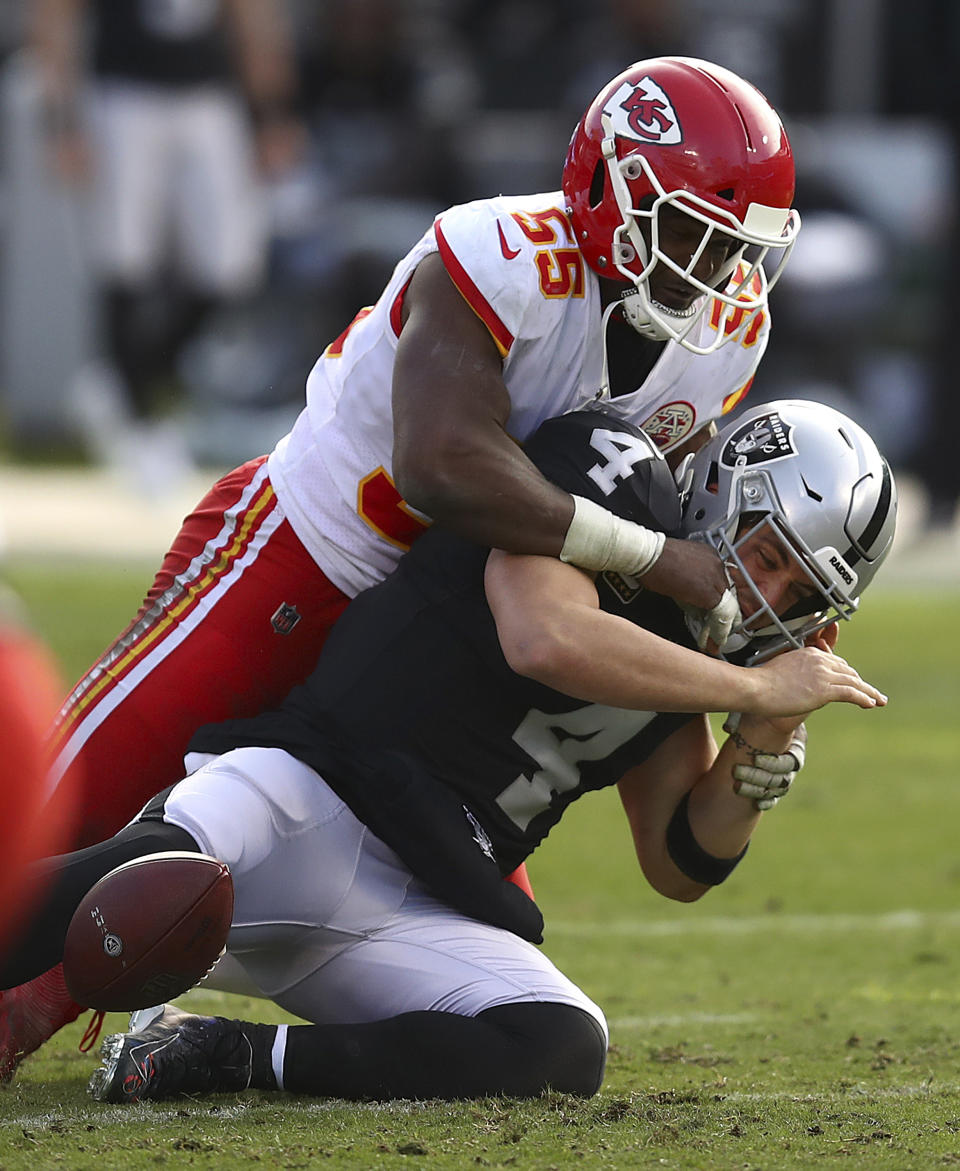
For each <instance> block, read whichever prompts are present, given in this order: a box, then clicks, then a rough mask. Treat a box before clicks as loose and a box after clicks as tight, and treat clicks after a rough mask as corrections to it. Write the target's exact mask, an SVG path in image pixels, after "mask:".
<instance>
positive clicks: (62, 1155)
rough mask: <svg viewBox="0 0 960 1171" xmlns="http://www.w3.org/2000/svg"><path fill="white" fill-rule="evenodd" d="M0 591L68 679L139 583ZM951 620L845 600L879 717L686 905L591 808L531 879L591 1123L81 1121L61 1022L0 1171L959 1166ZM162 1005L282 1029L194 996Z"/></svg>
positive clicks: (942, 610) (567, 1119)
mask: <svg viewBox="0 0 960 1171" xmlns="http://www.w3.org/2000/svg"><path fill="white" fill-rule="evenodd" d="M6 576H7V579H8V580H9V581H10V582H11V584H13V585H14V586H15V587H16V588H17V589H18V590H19V591H20V592H21V594H22V595H23V596H24V597H25V598H26V599H27V603H28V609H29V611H30V613H31V615H32V616H33V619H34V621H35V623H36V626H37V628H38V629H39V630H40V631H41V632H42V633H43V634H44V635H45V636H46V637H47V638H48V639H49V640H50V642H51V645H52V646H53V647H54V648H55V650H56V652H57V654H58V655H59V657H60V661H61V664H62V667H63V672H64V676H65V679H67V680H72V677H73V676H74V675H76V674H77V673H78V672H79V671H80V670H82V668H83V667H84V666H85V665H86V663H87V661H88V660H89V659H91V658H92V657H93V656H94V654H95V653H97V652H98V651H99V650H101V649H102V647H103V646H104V645H105V643H106V642H107V641H108V639H109V638H110V637H112V636H113V635H114V634H116V633H117V632H118V631H119V629H120V628H121V626H123V625H124V624H125V623H126V621H127V620H128V619H129V617H130V616H131V615H132V613H133V611H134V610H135V608H136V604H137V602H138V600H139V597H140V594H141V592H142V590H143V588H144V586H145V585H146V583H147V581H148V579H149V567H131V568H123V567H118V566H111V567H103V566H99V567H94V566H74V567H71V566H64V565H58V566H56V567H55V568H54V567H53V566H46V565H44V564H42V563H34V564H17V565H13V566H11V567H9V569H8V572H7V575H6ZM958 601H960V593H957V592H954V593H950V592H942V593H925V594H923V595H916V596H914V595H909V594H904V593H892V592H883V591H882V590H877V591H876V592H875V593H874V594H873V596H871V597H870V598H869V599H868V601H867V604H866V606H865V607H864V612H863V613H862V615H860V616H858V618H857V620H856V621H855V622H854V623H853V624H851V626H850V627H848V628H845V629H844V631H843V635H842V641H841V649H842V651H843V653H844V654H846V655H847V656H848V657H849V658H850V659H851V661H853V662H854V663H855V664H856V665H857V666H858V667H859V668H860V669H861V671H862V673H863V674H864V675H865V676H866V677H867V678H869V679H870V680H871V681H872V682H874V683H876V684H877V685H878V686H879V687H880V688H881V689H883V690H884V691H886V692H888V693H889V695H890V697H891V700H890V706H889V707H888V708H887V709H885V710H883V711H876V712H860V711H858V710H855V709H852V708H842V709H840V708H838V709H835V710H828V711H825V712H820V713H818V714H817V715H815V716H814V717H813V719H812V720H811V721H810V733H811V736H810V749H809V754H808V763H807V767H806V769H805V770H804V772H803V774H802V775H801V776H800V778H799V779H798V781H797V784H796V786H795V788H794V791H793V792H792V793H791V794H790V796H789V798H788V799H787V800H786V801H785V802H784V803H783V805H782V806H781V807H780V808H779V809H775V810H773V811H772V812H771V813H770V814H768V815H767V816H766V817H765V818H764V823H763V824H762V825H761V827H760V829H759V831H758V833H757V834H756V837H755V840H754V843H753V845H752V846H751V850H750V853H749V855H748V857H747V859H746V860H745V862H744V864H743V866H742V867H741V868H740V869H739V870H738V871H737V872H736V873H735V874H734V876H733V877H732V878H731V879H730V881H729V882H728V883H727V884H726V885H725V886H723V887H721V888H719V889H718V890H716V891H714V892H712V893H711V894H710V895H708V896H707V897H706V898H705V899H703V900H702V901H701V902H699V903H696V904H693V905H691V906H686V905H679V904H673V903H669V902H667V901H666V900H664V899H662V898H660V897H659V896H657V895H655V894H653V893H652V892H651V891H650V890H649V889H647V888H645V887H644V884H643V882H642V880H641V878H640V875H639V872H638V870H637V868H636V865H635V863H634V861H633V858H632V855H631V848H630V844H629V838H628V834H627V832H626V826H625V823H623V819H622V815H621V813H620V812H619V808H618V805H617V801H616V797H615V795H614V794H612V793H603V794H597V795H594V796H593V797H591V798H588V799H586V800H584V801H582V802H581V803H580V805H579V806H578V807H577V808H576V809H575V810H574V811H573V812H572V813H571V815H570V816H569V817H568V818H567V820H566V822H565V823H564V824H563V825H561V826H560V827H559V828H558V830H557V831H556V832H555V834H554V835H553V836H552V837H551V840H550V841H549V842H548V843H547V845H546V846H545V847H544V848H543V850H541V851H539V852H538V854H537V855H536V856H535V858H534V859H533V862H532V865H531V874H532V878H533V881H534V884H535V887H536V890H537V894H538V897H539V899H540V902H541V904H542V906H543V908H544V911H545V914H546V918H547V935H546V945H545V946H546V949H547V951H548V953H549V954H550V955H551V956H552V957H553V958H554V959H555V960H556V961H557V962H558V964H559V965H560V966H561V967H562V968H563V969H564V970H565V971H567V972H568V973H569V974H570V975H571V976H572V977H573V978H574V979H575V980H576V981H578V982H579V983H580V984H581V985H582V986H583V987H584V988H585V989H586V990H587V992H588V993H589V994H590V995H591V996H592V997H593V998H594V999H595V1000H597V1001H598V1002H599V1003H600V1004H601V1005H602V1006H603V1007H604V1009H605V1010H606V1012H607V1015H608V1018H609V1021H610V1026H611V1037H612V1048H611V1054H610V1060H609V1065H608V1072H607V1078H606V1081H605V1084H604V1087H603V1089H602V1090H601V1092H600V1094H599V1095H598V1096H597V1097H596V1098H594V1099H592V1100H590V1101H587V1102H580V1101H576V1100H574V1099H571V1098H566V1097H560V1096H557V1097H551V1098H546V1099H544V1100H542V1101H537V1102H532V1103H517V1102H513V1101H509V1100H485V1101H479V1102H467V1103H459V1104H453V1105H450V1104H443V1105H438V1104H431V1103H392V1104H387V1105H382V1106H380V1105H377V1106H373V1105H353V1104H346V1103H342V1102H337V1101H312V1100H310V1099H305V1098H299V1099H298V1098H290V1097H287V1096H283V1095H269V1094H259V1093H248V1094H245V1095H242V1096H240V1097H239V1098H236V1097H228V1096H221V1097H216V1098H211V1099H199V1100H196V1101H192V1100H188V1099H184V1100H183V1101H181V1102H174V1103H170V1104H163V1105H158V1106H155V1107H154V1106H149V1105H145V1106H138V1107H132V1108H121V1107H105V1106H100V1105H97V1104H95V1103H93V1102H92V1101H91V1100H89V1099H88V1098H87V1097H86V1096H85V1094H84V1086H85V1082H86V1079H87V1076H88V1074H89V1072H90V1070H91V1069H92V1068H93V1065H94V1061H93V1059H92V1056H91V1055H84V1054H81V1053H79V1052H78V1051H77V1043H78V1040H79V1038H80V1035H81V1032H82V1028H81V1023H82V1022H80V1023H78V1024H77V1025H75V1026H71V1028H70V1029H67V1030H64V1031H63V1032H62V1033H61V1034H59V1035H58V1036H57V1037H56V1038H55V1039H54V1040H53V1041H52V1042H50V1043H49V1044H48V1045H47V1046H46V1047H45V1048H44V1049H43V1050H41V1052H40V1053H39V1054H37V1055H36V1056H35V1057H33V1058H32V1059H30V1060H29V1061H28V1062H26V1063H25V1065H24V1067H23V1069H22V1071H21V1073H20V1075H19V1077H18V1078H17V1080H16V1081H15V1082H14V1083H13V1085H12V1086H11V1087H10V1088H8V1089H7V1090H6V1091H5V1092H2V1093H0V1168H21V1167H24V1168H26V1167H31V1168H38V1167H44V1168H45V1167H53V1166H57V1165H63V1166H67V1167H76V1168H86V1167H91V1168H92V1167H121V1166H122V1167H124V1168H130V1169H132V1171H137V1169H140V1168H146V1167H156V1166H163V1165H168V1164H169V1165H177V1166H179V1165H181V1164H183V1165H186V1164H189V1165H190V1166H191V1167H202V1168H207V1167H210V1168H212V1167H222V1166H224V1165H227V1164H228V1163H230V1164H233V1165H235V1166H244V1167H245V1166H252V1165H254V1164H258V1165H261V1166H263V1165H268V1166H278V1167H314V1166H322V1167H330V1168H340V1167H351V1168H356V1167H359V1168H367V1167H370V1168H401V1167H402V1168H407V1169H409V1168H418V1169H419V1168H437V1169H446V1168H463V1167H474V1166H476V1167H485V1166H488V1167H511V1168H531V1169H533V1168H536V1169H540V1168H544V1169H546V1168H550V1167H557V1168H568V1167H580V1168H583V1167H587V1168H592V1167H602V1168H608V1167H609V1168H627V1167H670V1168H711V1169H712V1168H756V1169H760V1168H763V1169H768V1168H781V1167H782V1168H809V1167H816V1168H820V1167H824V1168H832V1167H851V1166H858V1167H868V1168H873V1167H878V1168H891V1169H898V1171H899V1169H907V1168H918V1169H919V1168H929V1167H945V1166H950V1165H954V1164H960V1070H958V1062H960V982H958V969H960V960H958V945H960V899H958V893H960V851H958V849H957V837H958V832H957V826H958V825H960V786H958V784H957V779H958V766H957V758H958V755H960V754H958V751H957V750H958V747H960V736H958V733H957V731H956V709H957V706H958V701H960V683H958V672H957V666H956V651H957V637H956V632H955V626H954V620H955V610H956V607H957V604H958ZM185 1003H186V1004H188V1005H191V1004H192V1005H193V1006H194V1007H196V1008H199V1009H200V1010H202V1011H212V1012H219V1013H223V1014H226V1015H238V1016H243V1015H249V1016H255V1017H258V1018H259V1019H272V1020H281V1019H288V1018H285V1017H284V1016H283V1014H282V1013H280V1012H279V1010H276V1009H274V1008H272V1006H270V1005H265V1004H263V1003H260V1002H244V1001H240V1000H239V999H237V998H229V997H224V996H220V995H217V994H214V993H210V992H193V993H191V994H189V996H188V997H187V998H185ZM124 1023H125V1018H123V1017H121V1016H111V1017H109V1018H108V1020H107V1028H108V1029H109V1028H113V1029H117V1028H122V1027H123V1025H124Z"/></svg>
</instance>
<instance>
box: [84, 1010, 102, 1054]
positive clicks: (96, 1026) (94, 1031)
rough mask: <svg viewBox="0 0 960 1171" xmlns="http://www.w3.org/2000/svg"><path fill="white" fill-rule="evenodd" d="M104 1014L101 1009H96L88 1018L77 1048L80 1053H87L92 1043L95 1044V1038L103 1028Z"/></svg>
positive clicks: (92, 1045)
mask: <svg viewBox="0 0 960 1171" xmlns="http://www.w3.org/2000/svg"><path fill="white" fill-rule="evenodd" d="M106 1015H107V1014H106V1013H105V1012H104V1011H103V1009H97V1010H96V1011H95V1012H94V1014H93V1016H92V1017H91V1018H90V1023H89V1024H88V1025H87V1027H86V1029H85V1030H84V1033H83V1036H82V1037H81V1038H80V1045H79V1049H80V1052H81V1053H89V1052H90V1050H91V1049H92V1048H93V1047H94V1045H96V1043H97V1038H98V1037H99V1036H100V1030H101V1029H102V1028H103V1018H104V1017H105V1016H106Z"/></svg>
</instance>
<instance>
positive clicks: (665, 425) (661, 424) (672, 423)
mask: <svg viewBox="0 0 960 1171" xmlns="http://www.w3.org/2000/svg"><path fill="white" fill-rule="evenodd" d="M696 421H697V412H696V411H695V410H694V409H693V407H692V406H691V405H690V403H687V402H675V403H667V404H666V405H665V406H662V407H661V408H660V409H659V410H657V411H654V412H653V414H652V415H651V416H650V418H649V419H647V420H646V421H645V422H643V423H641V424H640V426H641V428H642V429H643V430H644V431H646V433H647V434H648V435H649V436H650V438H651V439H652V440H653V442H654V443H655V444H656V445H657V447H659V448H660V449H661V450H665V449H666V448H668V447H674V446H675V445H676V444H677V443H679V442H680V440H681V439H683V438H684V437H685V436H687V435H689V434H690V432H691V430H692V429H693V425H694V423H695V422H696Z"/></svg>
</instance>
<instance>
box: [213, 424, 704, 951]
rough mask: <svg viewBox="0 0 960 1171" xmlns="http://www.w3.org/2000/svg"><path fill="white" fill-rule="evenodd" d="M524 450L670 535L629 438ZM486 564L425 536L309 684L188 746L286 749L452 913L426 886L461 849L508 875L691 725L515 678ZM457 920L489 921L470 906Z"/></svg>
mask: <svg viewBox="0 0 960 1171" xmlns="http://www.w3.org/2000/svg"><path fill="white" fill-rule="evenodd" d="M526 450H527V452H528V454H529V455H530V457H531V459H532V460H533V461H534V462H535V463H536V464H537V466H538V467H539V468H540V470H541V471H542V472H543V473H544V475H545V476H546V477H547V478H548V479H550V480H552V481H553V482H554V483H556V484H558V485H559V486H560V487H562V488H564V489H566V490H567V491H570V492H573V493H576V494H577V495H580V496H587V497H589V498H591V499H593V500H596V501H598V502H600V503H602V504H604V506H606V507H607V508H609V509H611V510H612V511H614V512H616V513H618V514H619V515H621V516H625V517H629V518H631V519H635V520H637V521H639V522H640V523H642V524H645V525H647V526H649V527H651V528H657V529H659V530H661V531H665V532H674V531H675V530H676V528H677V526H678V524H679V520H680V507H679V499H678V493H677V489H676V486H675V484H674V481H673V477H672V475H671V473H670V471H669V469H668V467H667V466H666V464H665V463H664V461H663V459H662V458H661V457H660V456H659V454H658V453H657V452H656V450H655V449H654V448H653V447H652V445H651V443H650V441H649V439H648V438H647V437H646V436H645V435H644V433H643V432H642V431H640V430H639V429H638V428H636V427H633V426H632V425H631V424H629V423H627V422H624V421H622V420H620V419H614V418H611V417H609V416H607V415H604V414H602V413H600V412H598V411H581V412H578V413H575V414H570V415H565V416H562V417H561V418H558V419H552V420H549V421H548V422H546V423H544V424H543V426H541V427H540V429H539V430H538V431H537V433H536V435H535V436H534V437H533V438H532V439H531V440H530V441H529V442H528V444H527V447H526ZM486 556H487V550H486V549H484V548H481V547H479V546H477V545H473V544H471V543H469V542H467V541H463V540H461V539H459V538H457V537H455V536H452V535H451V534H449V533H444V532H442V531H441V530H439V529H434V530H432V531H430V532H428V533H427V534H425V535H424V536H423V537H421V538H420V539H419V540H418V541H417V543H416V544H415V545H414V547H413V548H412V549H411V551H410V552H409V553H408V554H407V555H406V556H405V557H404V558H403V559H402V560H401V562H400V565H399V567H398V568H397V569H396V570H395V571H394V573H393V574H392V575H391V576H390V577H389V578H388V579H387V580H386V581H384V582H382V583H381V584H380V585H378V586H376V587H374V588H373V589H371V590H367V591H366V592H365V593H363V594H361V595H360V596H359V597H357V598H356V599H355V600H354V601H353V602H352V603H351V605H350V606H349V607H348V608H347V610H346V612H345V613H344V614H343V616H342V617H341V618H340V619H339V621H338V622H337V624H336V626H335V627H334V629H333V631H332V633H331V635H330V638H329V639H328V641H327V643H326V645H325V647H324V650H323V653H322V655H321V657H320V661H319V663H318V665H317V667H316V669H315V670H314V672H313V673H312V675H311V676H310V678H309V679H308V680H307V682H306V683H304V684H303V685H302V686H300V687H298V688H296V689H294V691H292V692H291V693H290V695H289V696H288V698H287V699H286V700H285V702H284V704H283V705H282V707H281V709H280V710H279V711H277V712H268V713H265V714H262V715H260V716H257V717H254V718H252V719H244V720H233V721H227V722H226V723H222V724H216V725H209V726H207V727H206V728H203V729H201V730H200V731H199V732H198V733H197V734H196V736H195V737H194V739H193V741H192V742H191V748H192V749H194V750H197V751H204V752H217V753H221V752H224V751H227V750H228V749H230V748H233V747H239V746H243V745H266V746H275V747H281V748H284V749H286V750H287V751H289V752H290V753H291V754H292V755H294V756H296V757H298V758H299V759H301V760H303V761H305V762H306V763H307V764H309V765H311V766H312V767H313V768H315V769H316V770H317V772H319V773H320V774H321V775H322V776H323V777H324V779H325V780H326V781H327V783H328V784H329V785H330V786H331V788H333V789H334V790H335V791H336V792H338V793H339V794H340V796H342V797H343V799H344V800H345V801H346V802H347V803H348V804H349V805H350V806H351V808H352V809H353V810H354V812H355V813H356V814H357V816H358V817H359V818H360V819H361V820H362V821H364V822H365V823H366V824H367V825H369V826H370V828H371V829H372V830H373V831H374V832H375V833H376V834H377V835H378V836H379V837H381V838H383V839H384V840H385V841H386V842H387V843H388V845H390V846H391V847H392V848H393V849H394V850H396V851H397V853H398V854H400V855H401V857H403V858H404V860H405V861H406V862H407V864H408V865H410V866H411V868H412V869H413V870H414V871H415V872H416V873H418V874H419V875H420V876H421V877H423V878H424V879H426V880H427V881H428V882H431V884H432V885H434V886H437V885H442V884H443V882H446V884H447V885H446V888H445V889H444V890H443V892H442V893H443V894H444V896H445V897H447V898H448V899H449V900H450V901H452V902H455V903H457V904H458V905H460V906H461V907H464V905H465V903H464V897H463V894H462V892H460V894H459V895H457V897H454V894H453V893H451V889H450V886H451V884H457V879H456V878H454V877H453V874H452V873H451V874H449V875H447V876H446V877H444V876H442V875H441V878H440V880H438V878H437V874H436V871H437V870H438V869H441V868H442V867H446V869H447V870H450V871H451V872H456V873H459V874H461V876H462V873H463V870H462V867H461V866H460V864H459V862H451V861H450V859H451V858H453V857H454V855H456V854H457V852H458V851H460V850H461V849H462V847H464V846H465V847H466V848H467V850H468V851H470V852H472V853H473V854H475V855H476V854H480V853H482V854H484V856H485V857H486V858H487V859H488V861H490V862H494V863H495V864H496V867H497V868H498V869H497V874H498V875H499V874H507V873H510V872H511V871H512V870H514V869H515V868H516V867H517V866H518V865H519V864H520V863H521V862H522V861H523V860H524V858H526V857H527V855H528V854H529V853H530V852H531V851H532V850H533V849H534V848H535V847H536V846H537V845H538V844H539V843H540V842H541V841H542V840H543V838H544V837H545V836H546V834H547V833H548V832H549V830H550V829H551V828H552V827H553V826H554V825H555V824H556V823H557V822H558V821H559V820H560V817H561V816H562V814H563V812H564V810H565V809H566V808H567V807H568V806H569V805H570V804H571V802H573V801H574V800H576V798H577V797H579V796H580V795H581V794H583V793H584V792H587V791H589V790H592V789H599V788H603V787H605V786H607V785H611V784H614V783H615V782H616V781H618V780H619V779H620V777H621V776H622V775H623V774H624V772H626V771H627V770H628V769H629V768H630V767H632V766H633V765H636V764H638V763H640V762H641V761H643V760H644V759H646V757H647V756H649V754H650V753H651V752H652V751H653V750H654V749H655V748H656V747H657V746H658V745H659V744H660V743H661V742H662V741H663V740H664V739H665V738H666V737H668V736H669V735H671V734H672V733H673V732H674V731H676V730H677V728H679V727H680V726H681V725H682V724H683V723H684V722H685V721H687V720H689V719H690V716H689V715H688V714H678V713H664V714H659V713H656V712H637V711H627V710H624V709H621V708H611V707H607V706H605V705H601V704H591V703H586V702H584V701H582V700H576V699H571V698H570V697H569V696H566V695H563V694H561V693H560V692H557V691H554V690H553V689H551V688H549V687H546V686H544V685H542V684H540V683H537V682H535V681H533V680H530V679H527V678H524V677H523V676H521V675H518V674H516V673H514V672H513V671H512V670H511V669H510V667H509V666H508V665H507V662H506V660H505V659H504V656H503V653H502V651H501V649H500V644H499V641H498V639H497V633H496V628H495V624H494V620H493V616H492V614H491V612H490V609H489V607H488V605H487V603H486V598H485V595H484V586H483V571H484V564H485V561H486ZM597 588H598V591H599V595H600V603H601V606H602V608H603V609H604V610H607V611H610V612H612V613H615V614H618V615H621V616H623V617H625V618H628V619H630V620H632V621H634V622H637V623H639V624H640V625H642V626H644V627H645V628H647V629H650V630H652V631H654V632H655V633H657V634H659V635H661V636H663V637H665V638H668V639H671V640H672V641H674V642H678V643H681V644H683V645H686V646H692V645H693V644H692V640H691V639H690V636H689V634H688V633H687V630H686V626H685V624H684V621H683V616H682V614H681V612H680V610H679V608H678V607H677V606H676V604H675V603H673V602H672V601H670V600H669V599H666V598H663V597H660V596H658V595H655V594H651V593H648V592H646V591H644V590H642V589H641V588H640V586H639V585H638V583H637V582H636V580H632V579H628V578H624V577H621V576H620V575H617V574H603V575H601V576H600V577H599V578H598V580H597ZM438 841H442V842H443V843H444V845H443V847H442V849H441V847H439V846H438V845H437V842H438ZM443 853H447V854H448V857H447V860H446V861H444V862H441V860H440V857H439V855H440V854H443ZM426 871H430V872H431V873H426ZM471 881H472V880H471ZM497 885H498V886H500V887H504V886H508V887H512V884H504V883H498V884H497ZM512 889H513V890H514V891H515V892H516V893H519V891H517V888H516V887H512ZM473 893H474V894H475V893H476V889H475V888H474V891H473ZM469 897H472V896H469ZM498 897H499V898H502V897H503V896H502V895H500V896H498ZM507 897H508V898H509V897H512V896H509V895H507ZM525 901H527V902H529V900H525ZM465 909H469V910H470V913H473V914H481V915H482V917H484V918H487V919H490V920H492V921H501V922H502V921H503V919H502V916H501V918H500V919H498V918H497V914H496V913H495V912H493V913H492V912H491V911H490V910H489V908H486V907H484V906H481V909H480V910H478V909H477V906H476V905H472V906H470V907H469V908H465ZM508 919H509V916H508ZM507 925H509V926H511V928H512V929H514V930H519V933H520V934H532V933H531V932H528V931H524V930H522V929H519V928H518V927H517V926H516V924H515V923H514V922H512V921H509V922H508V924H507Z"/></svg>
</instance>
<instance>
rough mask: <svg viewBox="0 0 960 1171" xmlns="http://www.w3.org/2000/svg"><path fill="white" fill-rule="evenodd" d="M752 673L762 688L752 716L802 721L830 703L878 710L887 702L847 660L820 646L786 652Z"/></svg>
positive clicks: (757, 695) (754, 704) (880, 692)
mask: <svg viewBox="0 0 960 1171" xmlns="http://www.w3.org/2000/svg"><path fill="white" fill-rule="evenodd" d="M749 670H750V672H751V674H753V673H754V672H755V673H756V682H757V684H758V686H757V690H756V694H755V700H754V702H753V703H752V704H751V706H750V708H749V711H750V714H751V715H757V716H765V717H767V718H770V719H776V718H777V717H786V716H794V717H796V716H799V717H800V718H801V719H802V718H803V717H804V716H806V715H807V714H808V713H809V712H813V711H816V710H817V709H818V708H821V707H825V706H826V705H827V704H828V703H852V704H854V705H855V706H857V707H861V708H874V707H884V706H885V705H886V702H887V697H886V696H885V695H884V694H883V692H882V691H880V690H878V689H877V688H876V687H874V686H873V685H872V684H871V683H867V681H866V680H865V679H861V678H860V675H859V674H858V673H857V671H856V670H855V669H854V668H853V667H851V666H850V664H849V663H848V662H847V661H846V659H842V658H841V657H840V656H839V655H835V654H831V653H830V652H829V651H825V650H823V649H821V648H820V647H819V646H811V647H801V648H800V649H799V650H795V651H786V652H785V653H784V654H782V655H778V656H777V657H776V658H774V659H771V660H770V661H769V662H767V663H761V664H760V665H759V666H758V667H751V668H749ZM746 710H748V709H747V708H744V711H746Z"/></svg>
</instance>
